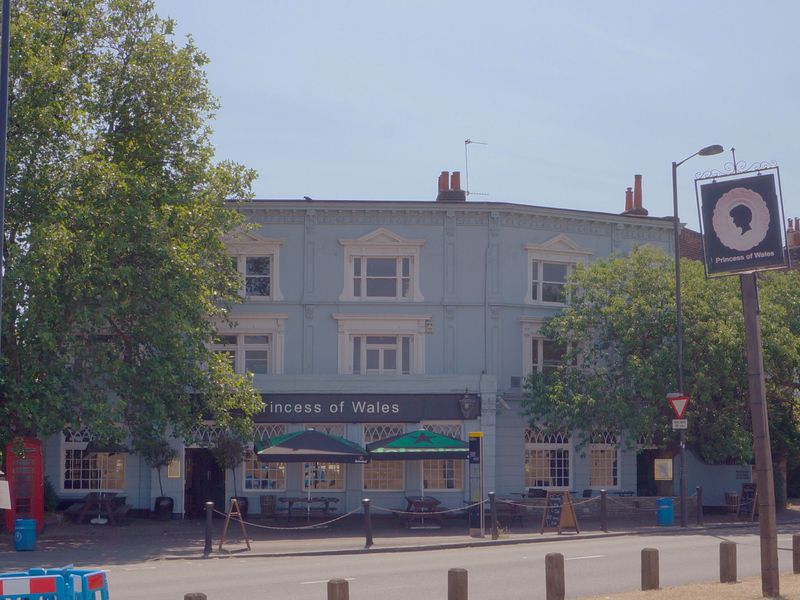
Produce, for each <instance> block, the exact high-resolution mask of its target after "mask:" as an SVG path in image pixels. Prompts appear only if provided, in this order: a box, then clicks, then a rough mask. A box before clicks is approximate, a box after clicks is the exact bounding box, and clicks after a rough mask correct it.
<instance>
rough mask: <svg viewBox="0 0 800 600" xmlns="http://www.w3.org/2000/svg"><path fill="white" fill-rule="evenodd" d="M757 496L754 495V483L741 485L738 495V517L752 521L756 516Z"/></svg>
mask: <svg viewBox="0 0 800 600" xmlns="http://www.w3.org/2000/svg"><path fill="white" fill-rule="evenodd" d="M757 497H758V494H757V493H756V484H755V483H743V484H742V493H741V494H740V495H739V513H738V516H740V517H748V518H750V519H752V518H753V517H755V514H756V509H757V506H756V501H757Z"/></svg>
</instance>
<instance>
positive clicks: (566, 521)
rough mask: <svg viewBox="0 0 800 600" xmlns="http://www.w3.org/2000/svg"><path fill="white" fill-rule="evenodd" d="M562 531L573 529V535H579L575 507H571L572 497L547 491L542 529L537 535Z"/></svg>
mask: <svg viewBox="0 0 800 600" xmlns="http://www.w3.org/2000/svg"><path fill="white" fill-rule="evenodd" d="M562 529H574V530H575V533H580V530H579V529H578V518H577V517H576V516H575V507H574V506H573V505H572V496H570V495H569V492H551V491H548V492H547V498H546V499H545V506H544V514H543V515H542V529H541V531H540V532H539V533H544V532H545V531H558V533H561V530H562Z"/></svg>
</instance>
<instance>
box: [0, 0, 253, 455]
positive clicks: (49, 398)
mask: <svg viewBox="0 0 800 600" xmlns="http://www.w3.org/2000/svg"><path fill="white" fill-rule="evenodd" d="M173 25H174V24H173V23H172V22H171V21H170V20H164V19H161V18H160V17H158V16H157V15H156V14H155V12H154V7H153V3H152V2H150V1H147V0H19V1H15V2H14V3H13V13H12V37H11V68H10V84H9V89H10V95H9V137H8V184H7V212H6V230H5V236H6V243H5V253H4V261H5V285H4V294H3V298H2V310H3V313H2V332H1V333H2V363H1V364H0V377H1V378H2V379H0V441H5V440H9V439H13V438H15V437H18V436H22V435H43V434H48V433H52V432H56V431H59V430H60V429H62V428H64V427H65V426H72V427H84V426H88V427H90V428H91V430H92V431H93V432H94V433H95V435H97V436H98V437H103V438H109V439H112V438H120V437H125V436H127V435H129V434H130V435H131V436H132V437H133V439H134V440H136V439H141V440H155V439H159V438H160V437H161V436H162V435H163V432H164V431H165V430H166V429H168V428H172V430H173V431H175V432H177V433H178V434H185V433H186V432H187V431H188V430H189V428H190V427H191V426H192V425H194V424H197V423H200V422H201V421H202V419H203V418H213V419H216V420H217V421H218V422H219V423H222V424H223V425H230V426H233V427H235V428H240V429H241V428H247V427H248V424H249V422H250V418H249V417H250V415H252V413H253V412H254V411H256V410H259V409H260V407H261V401H260V398H259V396H258V394H257V393H256V392H255V390H254V389H253V386H252V383H251V381H250V380H249V379H248V378H247V377H244V376H239V375H235V374H233V372H232V371H231V368H230V366H229V364H228V361H227V360H224V359H223V358H221V357H218V356H215V355H213V354H212V353H211V352H210V351H209V350H208V344H209V342H211V341H212V339H213V336H214V329H213V327H212V325H211V322H210V319H212V318H225V315H226V314H227V307H228V306H229V305H230V304H231V303H233V302H237V301H238V300H239V295H238V290H239V287H240V280H239V276H238V275H237V273H236V270H235V268H234V267H233V265H232V264H231V260H230V258H229V257H228V256H227V255H226V252H225V248H224V245H223V242H222V236H223V234H224V233H226V232H228V231H231V230H233V229H234V228H236V227H239V226H240V225H241V224H242V219H241V217H240V215H239V214H238V213H237V211H236V210H235V206H232V205H231V204H232V203H231V202H229V201H230V200H231V199H238V198H246V197H248V196H249V195H250V184H251V181H252V179H253V178H254V172H253V171H252V170H249V169H246V168H244V167H243V166H241V165H238V164H234V163H231V162H224V161H223V162H219V163H215V162H214V148H213V146H212V144H211V142H210V139H209V135H210V130H209V127H208V122H209V120H210V119H211V118H212V117H213V114H214V111H215V110H216V108H217V101H216V99H215V98H214V96H213V95H212V94H211V92H210V90H209V88H208V83H207V80H206V76H205V72H204V66H205V65H206V63H207V58H206V56H205V55H204V54H203V53H202V52H201V51H200V50H199V49H198V48H197V47H196V46H195V45H194V43H193V41H192V39H191V38H187V40H185V42H182V43H180V44H179V43H177V42H176V40H175V39H174V35H173Z"/></svg>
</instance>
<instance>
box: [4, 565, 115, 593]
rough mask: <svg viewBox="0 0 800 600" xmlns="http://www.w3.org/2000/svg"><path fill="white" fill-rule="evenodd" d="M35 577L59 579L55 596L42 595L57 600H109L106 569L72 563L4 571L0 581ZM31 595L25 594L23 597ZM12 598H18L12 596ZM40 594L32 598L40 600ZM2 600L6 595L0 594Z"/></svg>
mask: <svg viewBox="0 0 800 600" xmlns="http://www.w3.org/2000/svg"><path fill="white" fill-rule="evenodd" d="M33 577H46V578H49V579H53V578H55V579H57V580H58V581H59V584H58V586H57V587H58V588H59V589H58V590H57V592H56V595H54V596H41V598H53V599H55V600H108V578H107V577H106V572H105V571H96V570H88V569H75V568H74V567H72V565H70V566H68V567H63V568H60V569H39V568H34V569H29V570H28V571H25V572H17V573H3V574H2V575H0V581H2V580H4V579H14V580H19V579H30V578H33ZM28 597H29V596H27V595H23V596H22V598H28ZM10 598H16V596H11V597H10ZM39 598H40V596H30V600H39ZM0 600H6V597H5V596H3V595H0Z"/></svg>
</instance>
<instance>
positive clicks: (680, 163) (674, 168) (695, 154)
mask: <svg viewBox="0 0 800 600" xmlns="http://www.w3.org/2000/svg"><path fill="white" fill-rule="evenodd" d="M698 154H700V151H699V150H698V151H697V152H695V153H694V154H692V155H691V156H687V157H686V158H684V159H683V160H682V161H680V162H676V163H672V173H673V174H674V173H675V170H676V169H677V168H678V167H680V166H681V165H682V164H683V163H685V162H686V161H687V160H689V159H690V158H694V157H695V156H697V155H698Z"/></svg>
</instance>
